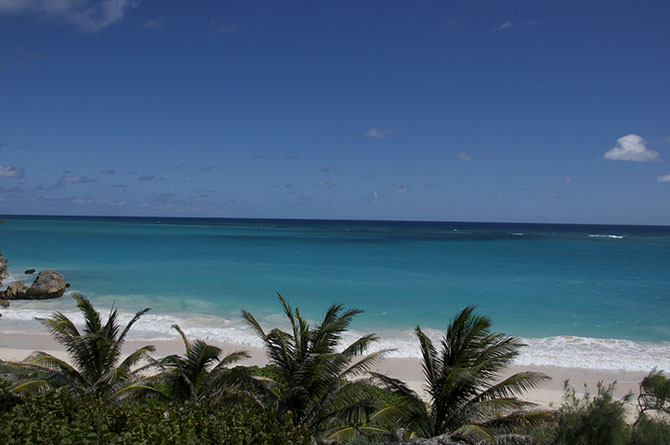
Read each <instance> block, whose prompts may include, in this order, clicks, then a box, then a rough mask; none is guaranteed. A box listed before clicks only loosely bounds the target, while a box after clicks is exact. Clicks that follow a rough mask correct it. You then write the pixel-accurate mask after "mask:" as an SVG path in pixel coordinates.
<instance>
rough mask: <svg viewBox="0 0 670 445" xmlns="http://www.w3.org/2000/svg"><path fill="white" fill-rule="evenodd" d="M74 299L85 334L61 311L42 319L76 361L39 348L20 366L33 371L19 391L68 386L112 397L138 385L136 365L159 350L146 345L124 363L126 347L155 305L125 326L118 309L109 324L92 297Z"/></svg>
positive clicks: (110, 314) (18, 364) (70, 388)
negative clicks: (128, 337) (129, 336)
mask: <svg viewBox="0 0 670 445" xmlns="http://www.w3.org/2000/svg"><path fill="white" fill-rule="evenodd" d="M74 299H75V301H76V303H77V308H78V309H79V310H80V311H81V312H82V315H83V316H84V329H83V331H81V332H80V331H79V329H78V328H77V326H76V325H75V324H74V322H73V321H72V320H70V319H69V318H67V317H66V316H65V315H63V314H62V313H61V312H55V313H53V314H52V315H51V317H49V318H38V319H37V320H38V321H39V322H40V323H42V324H43V325H44V326H45V327H46V328H47V329H48V330H49V333H51V335H52V337H53V338H54V339H55V340H56V341H57V342H58V343H60V344H62V345H63V347H64V348H65V351H66V353H67V356H68V358H69V361H70V363H72V364H70V363H68V362H66V361H64V360H61V359H59V358H57V357H54V356H53V355H51V354H47V353H46V352H42V351H35V352H34V353H33V354H32V355H31V356H30V357H29V358H28V359H27V360H26V361H25V362H22V363H16V364H15V365H16V366H17V367H21V368H23V371H26V370H27V371H30V374H27V375H26V374H22V375H23V376H24V377H27V378H22V379H21V381H20V382H19V384H17V385H15V386H14V390H15V391H39V390H44V389H52V388H60V387H65V388H67V389H68V390H70V391H76V392H82V393H91V394H95V395H98V396H103V395H106V396H110V395H114V394H116V393H117V392H123V390H126V389H129V388H130V387H131V386H132V383H133V380H134V378H135V373H134V371H133V370H132V368H133V367H134V366H135V365H136V364H137V363H139V362H140V361H142V360H143V359H146V358H147V357H148V354H149V353H150V352H153V351H154V350H155V348H154V347H153V346H151V345H148V346H144V347H142V348H140V349H137V350H136V351H133V352H132V353H131V354H129V355H128V357H126V358H125V359H124V360H123V361H120V357H121V348H122V346H123V343H124V341H125V338H126V335H127V334H128V331H129V330H130V328H131V327H132V326H133V325H134V324H135V323H136V322H137V321H138V320H139V319H140V317H142V315H144V314H145V313H146V312H148V311H149V309H143V310H141V311H139V312H137V313H136V314H135V316H134V317H133V318H132V320H130V322H129V323H128V324H127V325H126V326H125V328H123V330H121V326H120V325H119V323H118V320H117V318H118V312H117V310H116V309H114V308H112V310H111V311H110V313H109V316H108V317H107V320H106V322H105V323H103V321H102V318H101V317H100V314H99V313H98V312H97V311H96V310H95V309H94V308H93V305H92V304H91V302H90V301H89V300H88V299H87V298H86V297H84V296H82V295H75V296H74ZM119 361H120V362H119Z"/></svg>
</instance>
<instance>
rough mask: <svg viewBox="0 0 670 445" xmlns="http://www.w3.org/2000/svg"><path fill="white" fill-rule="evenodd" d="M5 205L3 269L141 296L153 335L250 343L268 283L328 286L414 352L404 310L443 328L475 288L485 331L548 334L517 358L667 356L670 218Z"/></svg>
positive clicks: (315, 299) (14, 322)
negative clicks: (132, 212)
mask: <svg viewBox="0 0 670 445" xmlns="http://www.w3.org/2000/svg"><path fill="white" fill-rule="evenodd" d="M2 219H4V220H5V223H4V224H2V225H0V249H1V250H2V252H3V254H4V256H5V257H6V258H7V259H8V260H9V271H10V273H11V274H12V279H24V280H26V281H28V282H29V281H30V280H31V277H30V276H25V275H23V271H24V270H25V269H29V268H35V269H38V270H43V269H55V270H58V271H59V272H61V273H62V274H63V275H64V276H65V277H66V280H67V281H68V282H69V283H71V285H72V287H71V290H72V291H76V292H81V293H83V294H85V295H87V296H88V297H89V298H91V300H92V301H93V302H94V303H96V304H98V305H100V306H101V307H109V306H110V305H111V303H112V302H113V301H114V302H115V303H116V305H117V306H118V307H119V308H120V309H121V310H123V311H127V312H131V311H133V312H134V311H136V310H138V309H140V308H142V307H146V306H148V307H151V308H152V311H151V314H152V318H151V319H149V320H148V321H147V322H146V323H145V324H144V325H142V326H141V329H140V331H141V334H142V335H144V336H146V337H148V338H153V337H158V336H165V335H172V333H171V332H170V329H169V326H170V324H172V322H175V321H176V322H179V323H180V324H182V325H184V326H186V327H187V328H188V329H190V332H191V333H192V334H194V335H200V336H203V337H207V338H212V337H216V338H219V339H223V340H228V341H237V342H241V343H251V344H253V340H252V339H250V338H249V337H250V335H251V334H250V333H249V332H248V331H247V330H245V329H244V328H243V326H242V325H241V324H240V323H239V318H240V317H239V313H240V310H241V309H246V310H248V311H250V312H252V313H253V314H254V315H256V316H259V317H261V318H262V319H264V320H265V322H266V323H267V324H268V325H269V324H270V323H275V324H276V323H280V320H281V318H280V317H279V316H278V314H279V309H280V308H279V305H278V304H277V299H276V295H275V291H278V292H280V293H281V294H282V295H284V296H285V297H286V298H287V299H289V300H290V302H291V303H292V304H293V305H295V306H298V307H300V309H301V311H302V312H303V313H304V314H305V315H307V316H308V317H310V318H313V319H317V318H318V317H319V316H320V315H321V314H322V313H323V312H324V311H325V310H326V308H327V307H328V305H330V304H331V303H334V302H339V303H343V304H344V305H345V306H347V307H358V308H361V309H363V310H364V311H365V313H364V314H363V315H361V316H360V317H359V318H358V320H357V322H356V324H355V325H354V330H358V331H368V332H369V331H375V332H379V333H382V334H383V335H384V338H385V341H386V343H385V345H386V346H389V345H390V346H393V347H396V348H397V349H398V351H397V352H396V353H397V354H398V355H414V353H415V351H413V350H412V348H413V346H412V345H413V342H412V339H411V335H410V331H409V330H411V329H412V328H413V327H414V326H416V325H421V326H422V327H425V328H429V329H434V330H436V331H440V330H444V329H445V328H446V326H447V323H448V321H449V319H450V318H451V317H452V316H453V315H454V314H455V312H456V311H458V310H459V309H461V308H463V307H464V306H466V305H470V304H472V305H476V306H477V309H478V311H479V312H481V313H483V314H486V315H488V316H490V317H491V318H492V319H493V321H494V328H495V330H496V331H502V332H505V333H507V334H512V335H517V336H521V337H524V338H526V339H528V340H529V344H530V345H531V349H533V348H535V349H533V351H534V353H535V356H536V357H538V356H541V355H542V353H543V352H542V351H541V350H542V348H544V353H546V358H542V359H539V358H526V359H525V360H527V361H528V360H530V361H533V360H535V361H539V362H543V363H544V362H547V361H548V362H547V363H549V362H551V360H552V359H553V360H554V361H557V362H561V363H564V364H572V365H575V363H573V362H574V361H575V360H578V359H574V358H572V359H571V358H570V357H571V356H573V355H574V353H575V351H582V352H584V351H589V350H591V351H596V352H595V355H596V356H597V354H598V353H599V352H603V358H602V359H599V360H600V361H596V362H594V361H593V360H591V361H589V359H586V358H583V359H582V362H577V365H579V364H580V363H582V364H583V365H584V366H587V367H598V366H600V365H602V367H613V366H614V367H616V361H617V360H619V359H618V358H616V357H615V355H617V354H618V353H619V352H621V353H622V354H623V353H624V352H623V351H624V350H625V351H627V352H626V353H630V354H634V353H635V349H636V348H638V350H639V348H640V347H642V350H643V352H641V353H639V354H638V356H637V357H628V358H626V363H624V364H623V365H622V366H621V367H622V368H633V367H635V366H638V365H639V366H638V367H641V368H643V367H648V366H650V365H655V366H659V367H670V353H669V352H670V346H669V345H670V323H669V321H670V227H651V226H596V225H558V224H556V225H550V224H499V223H462V222H458V223H451V222H390V221H388V222H387V221H384V222H377V221H314V220H243V219H175V218H98V217H95V218H93V217H18V216H7V217H3V218H2ZM5 284H6V283H5ZM73 308H74V305H73V303H72V299H71V298H67V297H65V298H63V299H59V300H56V301H49V302H14V303H12V306H11V308H10V309H9V310H6V311H2V313H3V318H1V319H0V331H3V330H4V331H7V332H9V331H11V332H20V331H27V330H34V329H37V327H36V325H35V324H34V322H31V320H32V318H33V317H34V316H35V315H40V314H46V313H48V312H49V311H51V310H54V309H58V310H64V311H68V312H72V311H73ZM594 339H604V340H603V341H598V340H594ZM571 345H572V346H571ZM640 345H642V346H640ZM570 348H573V349H570ZM575 348H576V349H575ZM580 348H581V349H580ZM608 348H614V349H608ZM559 349H560V351H564V352H565V353H566V354H565V356H561V355H560V354H558V353H557V352H556V351H557V350H559ZM552 350H553V351H554V352H553V353H552ZM538 351H539V352H538ZM571 351H572V352H571ZM613 351H614V352H613ZM617 351H618V352H617ZM608 354H610V355H612V357H611V358H612V362H611V363H610V362H607V363H605V362H604V361H606V359H607V355H608ZM640 354H642V355H641V356H640ZM592 355H593V354H592ZM561 357H562V358H561ZM622 357H627V356H622ZM664 357H665V358H664ZM619 358H621V357H619ZM566 360H567V361H569V360H573V361H572V362H569V363H567V362H566ZM561 363H553V364H561ZM631 363H634V364H635V363H637V365H635V366H634V365H633V364H631Z"/></svg>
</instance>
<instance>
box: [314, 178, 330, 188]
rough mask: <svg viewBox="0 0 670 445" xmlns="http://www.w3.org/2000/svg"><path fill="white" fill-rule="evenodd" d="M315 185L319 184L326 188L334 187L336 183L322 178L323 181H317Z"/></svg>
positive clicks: (318, 185)
mask: <svg viewBox="0 0 670 445" xmlns="http://www.w3.org/2000/svg"><path fill="white" fill-rule="evenodd" d="M314 185H315V186H317V187H321V188H324V189H332V188H333V187H335V184H333V183H332V182H330V181H326V180H321V181H319V182H317V183H315V184H314Z"/></svg>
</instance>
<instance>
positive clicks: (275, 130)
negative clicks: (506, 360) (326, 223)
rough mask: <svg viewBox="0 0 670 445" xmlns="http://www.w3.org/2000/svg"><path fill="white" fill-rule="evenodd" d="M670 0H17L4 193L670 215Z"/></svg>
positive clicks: (523, 214) (269, 210)
mask: <svg viewBox="0 0 670 445" xmlns="http://www.w3.org/2000/svg"><path fill="white" fill-rule="evenodd" d="M669 23H670V3H668V2H667V1H657V2H654V1H643V0H636V1H625V2H622V1H612V0H609V1H589V2H584V1H537V0H534V1H493V0H491V1H422V2H409V1H381V0H380V1H363V0H356V1H318V2H314V1H267V2H262V1H254V0H246V1H214V0H212V1H208V0H199V1H183V0H182V1H176V0H160V1H159V0H102V1H93V0H0V214H6V215H7V214H51V215H54V214H56V215H132V216H184V217H188V216H200V217H203V216H204V217H241V218H256V217H258V218H317V219H320V218H324V219H392V220H440V221H509V222H557V223H561V222H564V223H603V224H606V223H611V224H658V225H669V224H670V163H669V162H670V110H669V106H670V80H669V79H670V25H669Z"/></svg>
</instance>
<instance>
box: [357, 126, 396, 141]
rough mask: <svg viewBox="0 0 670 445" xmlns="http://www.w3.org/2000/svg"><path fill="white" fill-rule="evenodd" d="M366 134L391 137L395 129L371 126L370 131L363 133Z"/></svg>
mask: <svg viewBox="0 0 670 445" xmlns="http://www.w3.org/2000/svg"><path fill="white" fill-rule="evenodd" d="M363 134H364V135H365V136H369V137H371V138H377V139H384V138H386V137H389V136H391V135H392V134H393V131H391V130H388V129H386V130H380V129H377V128H370V129H369V130H368V131H366V132H365V133H363Z"/></svg>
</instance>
